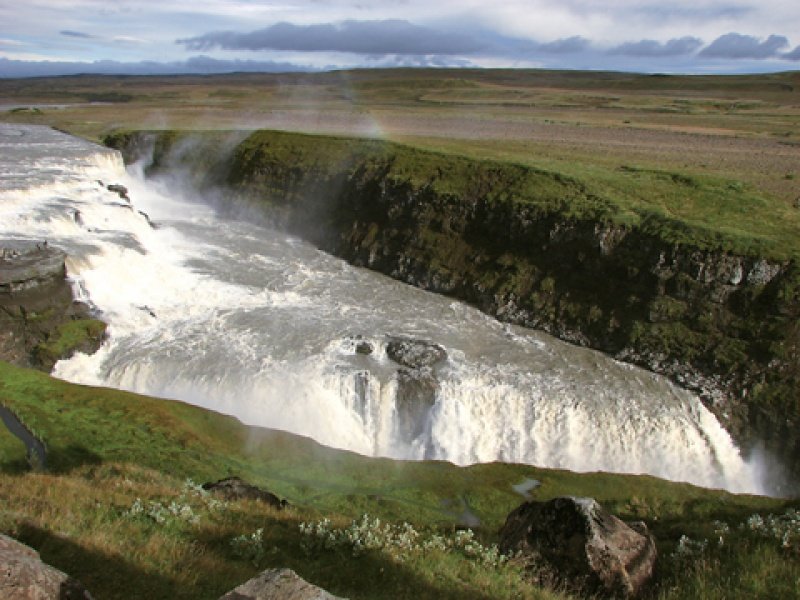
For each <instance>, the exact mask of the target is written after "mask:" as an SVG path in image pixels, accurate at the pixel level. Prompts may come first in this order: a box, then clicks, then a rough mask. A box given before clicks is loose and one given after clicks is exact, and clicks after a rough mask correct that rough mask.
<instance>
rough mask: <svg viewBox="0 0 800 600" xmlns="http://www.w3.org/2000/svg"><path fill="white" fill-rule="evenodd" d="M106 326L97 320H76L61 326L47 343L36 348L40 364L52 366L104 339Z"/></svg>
mask: <svg viewBox="0 0 800 600" xmlns="http://www.w3.org/2000/svg"><path fill="white" fill-rule="evenodd" d="M105 332H106V324H105V323H104V322H103V321H99V320H97V319H74V320H71V321H67V322H66V323H63V324H61V325H59V326H58V327H57V328H56V330H55V332H53V333H52V334H51V335H50V337H49V338H48V339H47V341H46V342H42V343H40V344H39V345H37V346H36V348H35V350H34V352H35V353H36V356H37V358H38V359H39V361H40V362H42V363H44V364H52V363H54V362H56V361H57V360H60V359H62V358H66V357H68V356H70V355H72V353H74V352H75V351H76V350H80V349H82V348H84V347H85V346H86V344H91V343H92V342H97V341H99V340H101V339H102V338H103V336H104V335H105Z"/></svg>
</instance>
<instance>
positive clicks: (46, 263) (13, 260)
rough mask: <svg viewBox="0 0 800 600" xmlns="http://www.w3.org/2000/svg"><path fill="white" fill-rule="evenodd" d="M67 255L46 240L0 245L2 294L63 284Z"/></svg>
mask: <svg viewBox="0 0 800 600" xmlns="http://www.w3.org/2000/svg"><path fill="white" fill-rule="evenodd" d="M66 257H67V255H66V254H65V253H64V252H62V251H61V250H59V249H57V248H53V247H52V246H49V245H48V243H47V242H46V241H44V242H40V243H34V242H12V241H3V242H2V244H1V245H0V293H5V294H12V293H15V292H20V291H23V290H27V289H31V288H35V287H38V286H42V285H47V284H49V283H52V282H53V281H62V280H63V279H64V277H65V275H66V268H65V266H64V260H65V259H66Z"/></svg>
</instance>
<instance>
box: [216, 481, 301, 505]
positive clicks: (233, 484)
mask: <svg viewBox="0 0 800 600" xmlns="http://www.w3.org/2000/svg"><path fill="white" fill-rule="evenodd" d="M203 489H204V490H206V491H208V492H213V493H215V494H218V495H220V496H222V497H223V498H225V500H258V501H260V502H263V503H264V504H269V505H270V506H274V507H275V508H284V507H285V506H288V502H286V500H282V499H281V498H278V497H277V496H276V495H275V494H273V493H272V492H268V491H267V490H264V489H261V488H260V487H258V486H255V485H252V484H250V483H247V482H246V481H244V480H243V479H241V478H239V477H228V478H226V479H220V480H219V481H216V482H209V483H204V484H203Z"/></svg>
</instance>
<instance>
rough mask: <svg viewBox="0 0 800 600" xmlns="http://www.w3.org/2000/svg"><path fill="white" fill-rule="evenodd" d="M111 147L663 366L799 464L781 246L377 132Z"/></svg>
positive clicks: (790, 290)
mask: <svg viewBox="0 0 800 600" xmlns="http://www.w3.org/2000/svg"><path fill="white" fill-rule="evenodd" d="M107 143H108V144H109V145H110V146H113V147H115V148H118V149H120V150H122V151H123V154H124V155H125V157H126V160H128V161H131V160H135V159H138V158H141V157H142V156H145V155H147V156H148V157H149V161H150V167H149V168H150V169H151V171H154V172H155V171H158V170H159V169H160V170H170V171H172V172H178V171H180V172H181V173H183V174H184V176H186V177H188V179H189V180H190V181H191V182H192V183H193V185H195V186H197V187H199V188H202V189H206V190H209V189H210V188H218V189H221V190H222V191H224V192H225V193H226V195H227V196H228V197H229V198H235V199H236V200H235V201H233V200H228V201H227V202H229V203H228V204H224V205H223V206H224V207H225V208H226V209H230V210H238V211H247V212H249V214H251V215H252V214H258V215H261V216H263V215H266V216H267V217H268V218H269V219H271V220H272V221H273V222H274V223H275V224H277V225H279V226H283V227H286V228H287V229H288V230H290V231H291V232H293V233H295V234H297V235H300V236H301V237H304V238H306V239H308V240H309V241H311V242H313V243H315V244H316V245H317V246H319V247H320V248H322V249H324V250H326V251H328V252H331V253H333V254H335V255H338V256H340V257H342V258H344V259H346V260H348V261H350V262H352V263H354V264H356V265H363V266H366V267H369V268H372V269H375V270H378V271H380V272H383V273H386V274H387V275H390V276H392V277H394V278H397V279H400V280H402V281H405V282H408V283H411V284H413V285H416V286H419V287H422V288H425V289H429V290H433V291H436V292H440V293H444V294H447V295H450V296H453V297H456V298H459V299H462V300H465V301H467V302H469V303H471V304H473V305H476V306H478V307H480V308H481V309H482V310H484V311H486V312H487V313H490V314H492V315H495V316H497V317H498V318H499V319H501V320H504V321H508V322H513V323H517V324H520V325H524V326H528V327H535V328H539V329H543V330H545V331H548V332H550V333H552V334H553V335H556V336H558V337H560V338H562V339H565V340H568V341H571V342H574V343H577V344H580V345H584V346H590V347H593V348H596V349H599V350H602V351H604V352H606V353H609V354H611V355H613V356H616V357H618V358H620V359H621V360H625V361H628V362H632V363H635V364H638V365H642V366H645V367H647V368H649V369H652V370H653V371H656V372H659V373H662V374H665V375H667V376H669V377H671V378H672V379H674V380H675V381H676V382H677V383H679V384H680V385H682V386H684V387H687V388H689V389H691V390H693V391H696V392H698V393H699V394H700V396H701V397H702V398H703V400H704V402H705V403H706V404H707V406H709V407H710V408H711V409H712V410H713V411H714V412H715V414H717V416H718V417H719V418H720V420H721V421H722V423H723V424H724V425H725V426H726V427H727V428H728V430H729V431H730V432H731V433H732V434H733V435H734V437H735V438H736V439H737V441H738V442H739V443H740V444H741V445H742V446H743V447H744V448H747V449H752V448H754V447H755V446H757V445H759V444H764V445H765V446H766V448H767V449H768V450H769V451H771V452H774V453H777V454H778V455H780V456H782V457H783V458H784V460H785V461H786V462H787V464H789V465H790V468H791V469H792V470H793V471H794V472H795V474H798V473H800V464H798V462H799V461H798V460H797V457H798V456H800V394H799V393H798V391H799V390H800V385H798V375H799V373H800V361H799V360H798V347H799V346H800V325H799V324H798V319H800V268H799V267H798V261H797V256H796V255H794V254H793V253H792V252H787V251H785V249H782V248H780V247H778V246H776V245H775V244H772V243H771V240H768V239H758V238H752V237H751V238H748V237H745V238H741V237H736V236H735V235H733V234H731V235H728V234H727V233H726V232H724V231H722V232H721V231H718V230H714V229H713V228H703V227H694V226H692V225H688V224H687V223H685V222H684V221H681V220H677V219H674V218H671V217H670V216H669V215H664V214H660V213H658V212H657V211H650V210H644V209H642V210H638V211H627V212H626V211H621V210H620V209H619V206H617V205H615V204H614V202H613V201H610V200H608V199H607V198H604V197H601V196H599V195H596V194H593V193H592V192H590V191H589V190H588V189H587V187H586V186H585V185H583V184H582V182H580V181H577V180H574V179H570V178H567V177H564V176H563V175H561V174H559V173H552V172H547V171H541V170H536V169H533V168H530V167H525V166H519V165H512V164H506V163H496V162H490V161H476V160H471V159H467V158H462V157H458V156H452V155H442V154H437V153H432V152H426V151H421V150H418V149H414V148H409V147H405V146H401V145H397V144H391V143H386V142H380V141H374V140H363V139H344V138H334V137H325V136H307V135H300V134H291V133H279V132H256V133H253V134H251V135H249V136H247V137H245V136H244V135H243V134H233V133H230V134H226V133H208V134H182V133H177V132H160V133H146V132H133V133H121V134H117V135H113V136H110V137H109V138H108V139H107ZM656 175H657V176H660V175H659V173H656ZM665 176H669V177H673V178H676V176H675V175H673V174H665ZM676 182H677V184H678V185H683V184H685V185H687V186H688V187H691V186H694V185H696V183H695V182H693V181H692V180H691V179H690V178H686V181H685V182H684V181H683V180H682V179H680V178H679V177H678V178H677V179H676ZM231 192H232V193H233V194H231ZM690 193H692V190H691V189H687V194H690ZM723 193H724V191H723Z"/></svg>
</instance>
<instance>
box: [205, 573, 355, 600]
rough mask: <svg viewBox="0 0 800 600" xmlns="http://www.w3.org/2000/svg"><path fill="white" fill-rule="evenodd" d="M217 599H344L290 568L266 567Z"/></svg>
mask: <svg viewBox="0 0 800 600" xmlns="http://www.w3.org/2000/svg"><path fill="white" fill-rule="evenodd" d="M219 600H344V599H343V598H341V596H334V595H332V594H329V593H328V592H326V591H325V590H323V589H322V588H320V587H317V586H315V585H312V584H310V583H308V582H307V581H306V580H305V579H303V578H301V577H300V576H299V575H297V573H295V572H294V571H292V570H291V569H267V570H266V571H263V572H262V573H261V574H259V575H257V576H256V577H253V579H250V580H249V581H246V582H245V583H243V584H242V585H240V586H239V587H237V588H235V589H234V590H231V591H230V592H228V593H227V594H225V595H224V596H222V597H221V598H220V599H219Z"/></svg>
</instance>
